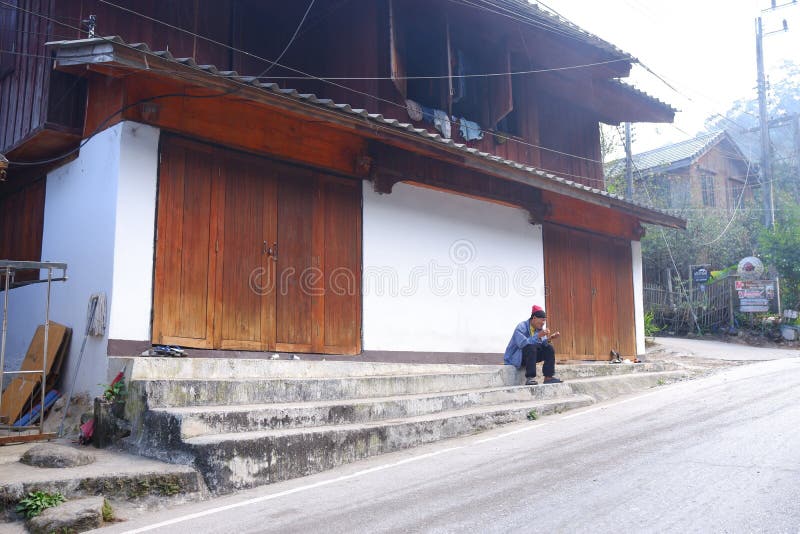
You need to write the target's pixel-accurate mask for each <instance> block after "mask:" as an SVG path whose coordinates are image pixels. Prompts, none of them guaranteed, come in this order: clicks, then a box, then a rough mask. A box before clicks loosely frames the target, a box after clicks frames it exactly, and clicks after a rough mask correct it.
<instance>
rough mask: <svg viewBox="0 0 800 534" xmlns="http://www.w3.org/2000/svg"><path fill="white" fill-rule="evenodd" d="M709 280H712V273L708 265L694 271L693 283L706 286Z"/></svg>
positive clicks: (700, 266)
mask: <svg viewBox="0 0 800 534" xmlns="http://www.w3.org/2000/svg"><path fill="white" fill-rule="evenodd" d="M709 278H711V273H710V272H709V270H708V266H707V265H698V266H697V267H695V269H694V270H693V271H692V281H693V282H694V283H695V284H705V283H706V282H708V279H709Z"/></svg>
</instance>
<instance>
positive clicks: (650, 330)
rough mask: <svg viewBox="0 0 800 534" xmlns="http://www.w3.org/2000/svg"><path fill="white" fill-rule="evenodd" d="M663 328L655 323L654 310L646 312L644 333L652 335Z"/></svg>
mask: <svg viewBox="0 0 800 534" xmlns="http://www.w3.org/2000/svg"><path fill="white" fill-rule="evenodd" d="M661 330H662V328H661V327H660V326H658V325H656V323H655V316H654V315H653V312H651V311H649V312H647V313H645V314H644V335H646V336H648V337H650V336H654V335H656V334H657V333H658V332H660V331H661Z"/></svg>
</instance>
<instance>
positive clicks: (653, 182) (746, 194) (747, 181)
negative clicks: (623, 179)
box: [608, 131, 759, 212]
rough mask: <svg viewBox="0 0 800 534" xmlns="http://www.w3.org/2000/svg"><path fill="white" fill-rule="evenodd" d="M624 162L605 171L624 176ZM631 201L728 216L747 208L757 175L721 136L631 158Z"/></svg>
mask: <svg viewBox="0 0 800 534" xmlns="http://www.w3.org/2000/svg"><path fill="white" fill-rule="evenodd" d="M624 166H625V160H624V159H622V160H616V161H613V162H611V163H609V165H608V173H609V176H612V175H614V176H621V175H622V173H624ZM633 167H634V183H635V184H636V187H635V191H636V193H635V198H636V199H637V200H640V201H642V202H644V203H648V202H649V203H652V204H653V205H655V206H658V207H660V208H663V209H668V210H677V211H678V212H681V211H684V210H689V209H691V210H701V211H723V212H733V211H734V210H735V209H736V206H737V205H738V206H739V207H743V206H747V205H748V204H751V203H752V202H753V198H754V195H753V189H754V188H755V187H757V186H758V184H759V179H758V169H757V168H756V166H755V165H754V164H753V163H752V162H751V161H750V159H749V158H748V157H747V156H745V155H744V154H743V153H742V151H741V149H740V148H739V146H738V145H737V144H736V141H734V140H733V138H732V137H731V136H730V135H729V134H728V133H727V132H725V131H719V132H711V133H705V134H702V135H699V136H697V137H694V138H692V139H687V140H686V141H681V142H680V143H674V144H671V145H667V146H664V147H661V148H656V149H655V150H649V151H647V152H641V153H639V154H634V156H633Z"/></svg>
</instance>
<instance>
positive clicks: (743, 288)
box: [736, 280, 775, 313]
mask: <svg viewBox="0 0 800 534" xmlns="http://www.w3.org/2000/svg"><path fill="white" fill-rule="evenodd" d="M736 293H738V295H739V311H740V312H743V313H746V312H750V313H755V312H768V311H769V304H770V301H771V300H774V299H775V281H774V280H737V281H736Z"/></svg>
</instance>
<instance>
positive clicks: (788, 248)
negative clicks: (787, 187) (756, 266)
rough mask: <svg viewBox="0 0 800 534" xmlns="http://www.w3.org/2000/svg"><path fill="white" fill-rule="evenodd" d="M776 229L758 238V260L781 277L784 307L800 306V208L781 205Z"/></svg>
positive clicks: (766, 231) (762, 233) (765, 231)
mask: <svg viewBox="0 0 800 534" xmlns="http://www.w3.org/2000/svg"><path fill="white" fill-rule="evenodd" d="M779 206H780V208H781V209H780V210H779V211H778V216H777V218H776V222H775V227H774V228H772V229H763V230H762V231H761V235H760V236H759V248H760V251H761V257H762V259H763V260H765V261H766V263H767V264H768V265H770V266H772V267H774V268H775V269H776V270H777V271H778V274H779V275H780V277H781V297H782V301H783V305H784V307H785V308H794V309H797V308H798V307H800V230H799V229H800V206H798V205H797V204H794V203H789V202H781V203H780V204H779Z"/></svg>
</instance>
